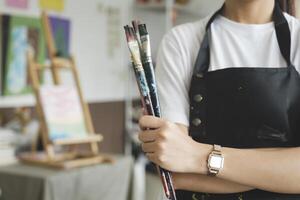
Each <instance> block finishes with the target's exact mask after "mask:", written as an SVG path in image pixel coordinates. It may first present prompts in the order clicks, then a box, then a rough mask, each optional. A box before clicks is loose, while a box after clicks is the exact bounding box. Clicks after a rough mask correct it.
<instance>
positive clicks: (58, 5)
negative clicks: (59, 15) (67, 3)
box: [40, 0, 64, 12]
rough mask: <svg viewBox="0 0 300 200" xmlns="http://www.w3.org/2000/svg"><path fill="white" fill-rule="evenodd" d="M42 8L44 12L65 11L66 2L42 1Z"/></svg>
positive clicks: (59, 0)
mask: <svg viewBox="0 0 300 200" xmlns="http://www.w3.org/2000/svg"><path fill="white" fill-rule="evenodd" d="M40 8H41V9H43V10H54V11H59V12H61V11H63V10H64V0H40Z"/></svg>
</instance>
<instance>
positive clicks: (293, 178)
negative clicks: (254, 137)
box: [218, 148, 300, 193]
mask: <svg viewBox="0 0 300 200" xmlns="http://www.w3.org/2000/svg"><path fill="white" fill-rule="evenodd" d="M222 152H223V155H224V158H225V162H224V168H223V169H222V170H221V171H220V174H219V175H218V176H219V177H220V178H223V179H225V180H228V181H233V182H237V183H240V184H242V185H249V186H251V187H253V188H259V189H262V190H267V191H271V192H279V193H300V184H299V180H300V148H278V149H270V150H265V149H233V148H223V150H222Z"/></svg>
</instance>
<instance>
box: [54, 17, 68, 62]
mask: <svg viewBox="0 0 300 200" xmlns="http://www.w3.org/2000/svg"><path fill="white" fill-rule="evenodd" d="M49 19H50V26H51V29H52V34H53V37H54V40H55V45H56V49H57V51H58V53H59V55H60V56H63V57H68V56H69V55H70V54H69V53H70V52H69V46H70V26H71V23H70V20H68V19H63V18H58V17H54V16H50V17H49Z"/></svg>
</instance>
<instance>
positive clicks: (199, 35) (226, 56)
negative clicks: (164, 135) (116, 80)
mask: <svg viewBox="0 0 300 200" xmlns="http://www.w3.org/2000/svg"><path fill="white" fill-rule="evenodd" d="M285 17H286V19H287V21H288V23H289V26H290V29H291V37H292V47H291V61H292V63H293V64H294V65H295V66H296V69H297V70H298V72H300V52H299V50H300V49H299V45H300V21H298V20H297V19H296V18H294V17H292V16H290V15H288V14H285ZM208 20H209V17H207V18H204V19H202V20H199V21H197V22H194V23H187V24H183V25H180V26H177V27H175V28H173V29H172V30H171V31H170V32H169V33H167V34H166V35H165V37H164V38H163V40H162V42H161V45H160V48H159V51H158V57H157V68H156V76H157V84H158V93H159V97H160V103H161V108H162V115H163V118H165V119H167V120H169V121H172V122H176V123H181V124H184V125H187V126H188V125H189V96H188V92H189V89H190V82H191V77H192V73H193V69H194V64H195V61H196V57H197V55H198V51H199V47H200V44H201V42H202V39H203V37H204V34H205V26H206V24H207V22H208ZM211 33H212V37H211V38H212V39H211V40H212V41H211V45H210V46H211V49H210V56H211V57H210V68H209V71H214V70H220V69H223V68H229V67H286V66H287V64H286V62H285V60H284V58H283V57H282V55H281V53H280V49H279V45H278V42H277V38H276V32H275V28H274V23H273V22H270V23H267V24H241V23H237V22H234V21H231V20H229V19H227V18H225V17H223V16H218V17H217V18H216V19H215V20H214V22H213V23H212V24H211ZM220 84H221V83H220Z"/></svg>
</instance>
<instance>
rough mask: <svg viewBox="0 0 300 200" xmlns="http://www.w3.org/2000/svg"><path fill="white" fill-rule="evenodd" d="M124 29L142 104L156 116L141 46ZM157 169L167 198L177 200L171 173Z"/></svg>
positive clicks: (133, 34)
mask: <svg viewBox="0 0 300 200" xmlns="http://www.w3.org/2000/svg"><path fill="white" fill-rule="evenodd" d="M124 29H125V34H126V39H127V43H128V47H129V50H130V53H131V58H132V63H133V68H134V71H135V75H136V81H137V84H138V88H139V91H140V93H141V97H142V102H144V106H145V107H144V108H145V111H146V113H147V114H148V115H153V116H155V113H154V110H153V107H152V102H151V96H150V91H149V88H148V83H147V79H146V75H145V72H144V69H143V65H142V61H141V52H140V48H139V47H140V46H139V44H138V41H137V39H136V35H135V32H134V29H133V28H132V27H129V26H125V27H124ZM157 168H158V171H159V174H160V177H161V180H162V184H163V188H164V191H165V194H166V197H167V198H168V199H171V200H176V195H175V190H174V187H173V184H172V178H171V173H170V172H169V171H167V170H165V169H163V168H161V167H159V166H157Z"/></svg>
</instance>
